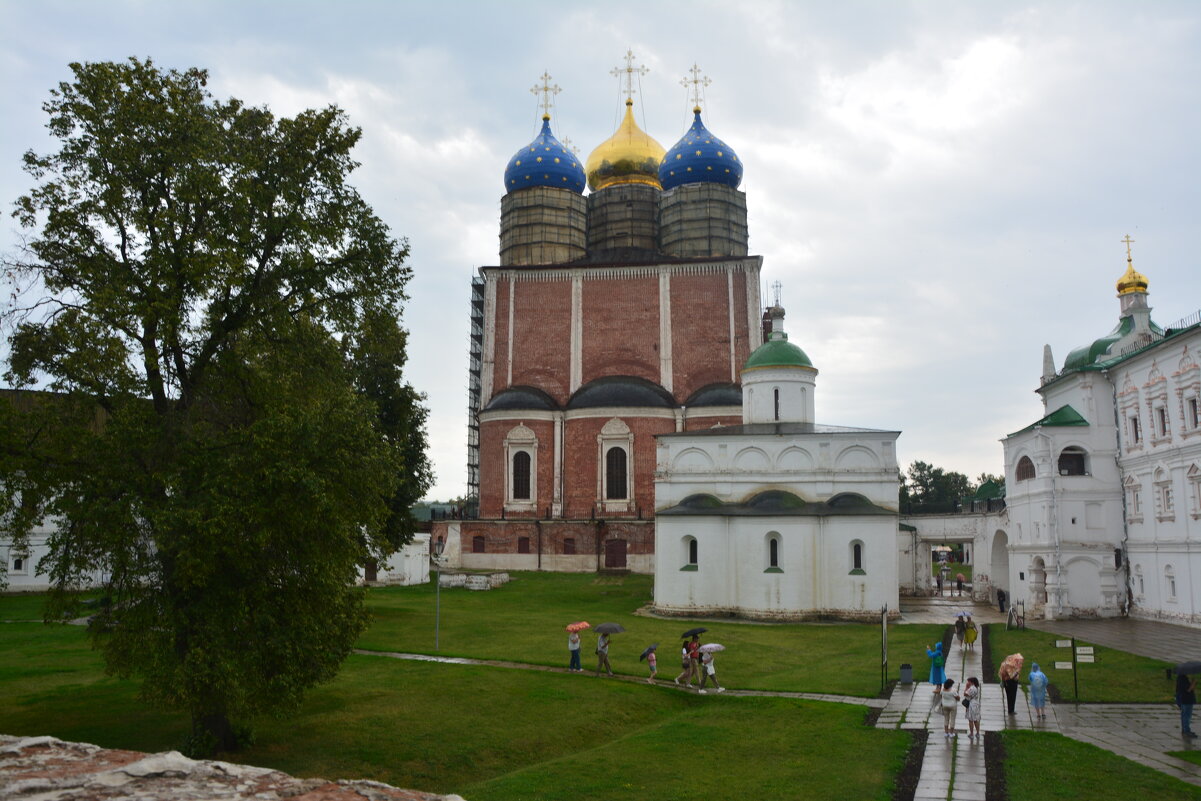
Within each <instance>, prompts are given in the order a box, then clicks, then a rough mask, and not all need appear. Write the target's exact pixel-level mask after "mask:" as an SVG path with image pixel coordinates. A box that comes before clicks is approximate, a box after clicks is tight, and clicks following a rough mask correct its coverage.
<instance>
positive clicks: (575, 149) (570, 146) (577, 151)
mask: <svg viewBox="0 0 1201 801" xmlns="http://www.w3.org/2000/svg"><path fill="white" fill-rule="evenodd" d="M559 142H560V144H562V145H563V147H565V148H567V149H568V150H570V151H571V152H572V153H575V154H576V155H577V156H578V155H580V149H579V148H578V147H576V146H575V143H574V142H572V141H571V137H568V136H564V137H563V138H562V139H560V140H559Z"/></svg>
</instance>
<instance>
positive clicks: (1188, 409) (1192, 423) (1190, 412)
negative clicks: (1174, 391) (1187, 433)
mask: <svg viewBox="0 0 1201 801" xmlns="http://www.w3.org/2000/svg"><path fill="white" fill-rule="evenodd" d="M1184 416H1185V419H1187V420H1188V427H1189V428H1190V429H1192V428H1197V427H1198V426H1201V409H1199V408H1198V404H1197V399H1196V398H1189V399H1188V401H1187V402H1186V403H1185V407H1184Z"/></svg>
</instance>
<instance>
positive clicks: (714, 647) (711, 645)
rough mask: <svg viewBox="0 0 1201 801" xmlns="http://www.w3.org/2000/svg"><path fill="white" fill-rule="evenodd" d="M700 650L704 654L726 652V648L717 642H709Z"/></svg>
mask: <svg viewBox="0 0 1201 801" xmlns="http://www.w3.org/2000/svg"><path fill="white" fill-rule="evenodd" d="M699 650H700V652H701V653H702V654H711V653H716V652H717V651H724V650H726V647H725V646H724V645H719V644H718V643H715V642H707V643H705V644H704V645H702V646H701V647H700V649H699Z"/></svg>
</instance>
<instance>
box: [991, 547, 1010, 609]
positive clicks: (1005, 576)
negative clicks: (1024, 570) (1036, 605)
mask: <svg viewBox="0 0 1201 801" xmlns="http://www.w3.org/2000/svg"><path fill="white" fill-rule="evenodd" d="M989 577H990V579H991V581H992V590H991V592H990V597H991V599H992V600H993V601H996V600H997V590H1004V591H1005V595H1006V596H1007V597H1008V598H1010V599H1012V598H1013V593H1012V592H1011V591H1010V589H1009V535H1008V534H1006V533H1005V532H1004V531H1000V530H998V531H997V533H996V534H994V535H993V538H992V560H991V561H990V563H989Z"/></svg>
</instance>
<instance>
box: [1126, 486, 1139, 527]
mask: <svg viewBox="0 0 1201 801" xmlns="http://www.w3.org/2000/svg"><path fill="white" fill-rule="evenodd" d="M1125 484H1126V520H1127V521H1128V522H1131V523H1141V522H1143V508H1142V494H1141V493H1142V485H1141V484H1140V483H1139V482H1138V480H1137V479H1136V478H1135V477H1134V476H1127V477H1126V481H1125Z"/></svg>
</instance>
